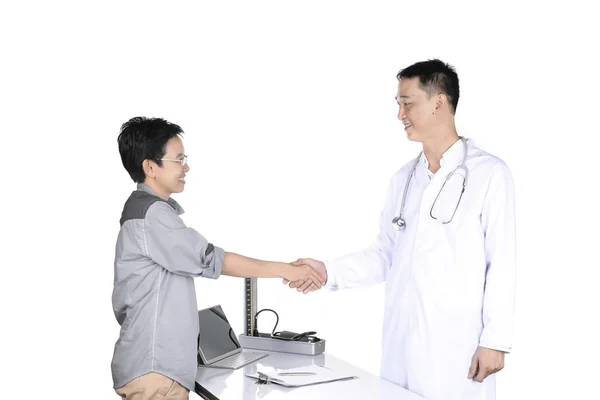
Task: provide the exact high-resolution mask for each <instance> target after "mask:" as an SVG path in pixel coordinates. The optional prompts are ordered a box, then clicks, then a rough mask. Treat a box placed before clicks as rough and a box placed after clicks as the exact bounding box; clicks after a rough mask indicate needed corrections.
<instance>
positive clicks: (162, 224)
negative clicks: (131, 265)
mask: <svg viewBox="0 0 600 400" xmlns="http://www.w3.org/2000/svg"><path fill="white" fill-rule="evenodd" d="M143 231H144V247H145V249H144V251H145V252H146V255H147V256H148V257H150V258H151V259H152V260H154V261H155V262H156V263H157V264H158V265H160V266H161V267H163V268H165V269H167V270H169V271H170V272H172V273H174V274H179V275H185V276H190V277H200V276H202V277H205V278H213V279H216V278H218V277H219V276H220V275H221V270H222V267H223V261H224V259H225V251H224V250H223V249H222V248H220V247H217V246H214V245H213V244H212V243H209V242H208V240H206V239H205V238H204V236H202V235H201V234H200V233H198V232H197V231H195V230H194V229H192V228H188V227H187V226H186V225H185V223H184V222H183V220H182V219H181V218H180V217H179V215H178V214H177V212H176V211H175V210H174V209H173V208H172V207H171V206H170V205H169V204H167V203H165V202H163V201H157V202H156V203H154V204H152V205H151V206H150V208H149V209H148V211H147V213H146V217H145V219H144V225H143Z"/></svg>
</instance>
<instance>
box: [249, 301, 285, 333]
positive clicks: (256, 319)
mask: <svg viewBox="0 0 600 400" xmlns="http://www.w3.org/2000/svg"><path fill="white" fill-rule="evenodd" d="M263 311H271V312H272V313H273V314H275V317H276V318H277V321H275V326H274V327H273V330H272V331H271V335H273V334H274V333H275V329H277V324H278V323H279V315H278V314H277V313H276V312H275V310H271V309H270V308H263V309H262V310H260V311H259V312H257V313H256V315H255V316H254V331H253V332H252V336H260V335H259V334H258V314H260V313H261V312H263Z"/></svg>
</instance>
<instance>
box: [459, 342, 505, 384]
mask: <svg viewBox="0 0 600 400" xmlns="http://www.w3.org/2000/svg"><path fill="white" fill-rule="evenodd" d="M502 368H504V352H503V351H498V350H493V349H488V348H486V347H478V348H477V351H476V352H475V354H474V355H473V360H472V361H471V368H470V369H469V376H468V378H469V379H473V378H475V380H476V381H477V382H483V380H484V379H485V378H487V377H488V376H489V375H491V374H495V373H496V372H498V371H500V370H501V369H502Z"/></svg>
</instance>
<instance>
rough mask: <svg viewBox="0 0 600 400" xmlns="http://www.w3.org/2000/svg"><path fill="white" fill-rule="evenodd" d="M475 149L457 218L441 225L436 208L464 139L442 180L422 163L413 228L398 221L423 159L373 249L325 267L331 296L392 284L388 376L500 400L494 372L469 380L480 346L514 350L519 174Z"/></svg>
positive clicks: (394, 191)
mask: <svg viewBox="0 0 600 400" xmlns="http://www.w3.org/2000/svg"><path fill="white" fill-rule="evenodd" d="M467 143H468V153H467V154H468V157H467V161H466V166H467V168H468V169H469V179H468V182H467V187H466V190H465V192H464V194H463V197H462V200H461V203H460V205H459V207H458V210H457V211H456V214H455V216H454V219H453V220H452V222H450V223H449V224H447V225H443V224H442V223H441V222H439V221H436V220H434V219H432V218H431V217H430V208H431V206H432V204H433V201H434V199H435V197H436V196H437V194H438V191H439V189H440V187H441V186H442V184H443V182H444V180H445V178H446V175H447V174H448V173H450V172H451V171H453V170H454V168H455V167H456V166H457V165H458V164H459V163H460V161H461V160H462V157H463V144H462V142H461V141H460V140H458V141H457V142H456V143H455V144H453V145H452V146H451V147H450V148H449V149H448V150H447V151H446V152H445V153H444V155H443V158H442V162H441V168H440V169H439V171H438V172H437V173H436V174H434V175H433V176H431V175H430V174H428V169H427V162H426V158H425V156H422V157H421V160H420V162H419V163H418V165H417V168H416V170H415V174H414V176H413V178H412V180H411V183H410V188H409V193H408V196H407V199H406V205H405V212H404V215H405V220H406V227H405V229H404V230H402V231H397V230H396V229H395V228H394V227H393V226H392V219H393V218H394V217H396V216H397V215H398V213H399V210H400V204H401V202H402V193H403V190H404V184H405V183H406V180H407V177H408V174H409V171H410V168H411V166H412V163H413V161H414V160H412V161H411V162H409V163H407V164H406V165H405V166H404V167H403V168H402V169H400V170H399V171H398V172H397V173H396V174H395V175H394V177H393V178H392V180H391V183H390V187H389V190H388V195H387V201H386V204H385V207H384V209H383V211H382V213H381V219H380V224H379V227H380V232H379V234H378V236H377V238H376V240H375V241H374V243H373V244H372V245H371V246H370V247H368V248H366V249H364V250H362V251H358V252H355V253H352V254H349V255H346V256H343V257H340V258H337V259H333V260H329V261H326V262H325V265H326V267H327V271H328V275H329V279H328V282H327V285H326V287H327V288H329V289H330V290H339V289H345V288H353V287H359V286H367V285H371V284H375V283H378V282H382V281H385V312H384V323H383V343H382V361H381V376H382V377H383V378H386V379H388V380H390V381H392V382H395V383H397V384H398V385H400V386H402V387H404V388H406V389H408V390H410V391H413V392H415V393H417V394H419V395H421V396H423V397H425V398H426V399H431V400H442V399H443V400H475V399H477V400H480V399H481V400H483V399H485V400H493V399H495V376H494V375H490V376H489V377H487V378H486V379H485V380H484V381H483V383H479V382H476V381H474V380H470V379H467V375H468V372H469V367H470V365H471V359H472V356H473V354H474V353H475V351H476V350H477V347H478V346H482V347H488V348H492V349H497V350H502V351H506V352H509V351H510V349H511V340H512V339H511V336H512V329H513V310H514V295H515V201H514V188H513V180H512V174H511V172H510V170H509V168H508V167H507V165H506V164H505V163H504V162H503V161H502V160H501V159H499V158H497V157H495V156H493V155H490V154H488V153H486V152H484V151H482V150H481V149H479V148H477V147H476V146H475V145H474V144H473V143H472V141H471V140H468V142H467ZM440 201H441V200H438V205H440V204H441V203H440ZM455 204H456V202H454V204H451V205H450V207H452V210H453V209H454V208H453V206H454V205H455ZM437 207H438V206H437V205H436V208H437Z"/></svg>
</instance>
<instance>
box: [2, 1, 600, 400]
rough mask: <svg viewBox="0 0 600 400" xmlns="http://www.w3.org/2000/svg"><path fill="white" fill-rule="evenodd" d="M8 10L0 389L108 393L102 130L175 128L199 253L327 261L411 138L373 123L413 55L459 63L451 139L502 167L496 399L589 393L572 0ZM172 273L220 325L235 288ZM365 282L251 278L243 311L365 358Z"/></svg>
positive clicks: (591, 345) (583, 118) (591, 372)
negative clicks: (507, 229) (503, 291)
mask: <svg viewBox="0 0 600 400" xmlns="http://www.w3.org/2000/svg"><path fill="white" fill-rule="evenodd" d="M15 4H17V3H16V2H15V3H14V4H6V3H3V4H2V5H1V6H0V37H1V39H0V41H1V42H0V43H1V46H2V47H1V56H0V57H1V58H2V62H1V63H0V71H1V74H0V80H1V81H0V83H1V85H0V96H1V97H0V101H1V102H0V106H1V111H0V115H1V123H0V135H1V138H2V144H3V148H4V152H3V157H2V165H3V169H4V173H3V176H2V180H1V182H2V185H0V190H1V196H0V198H1V200H0V201H1V202H2V203H1V206H2V210H3V212H2V219H1V221H2V222H1V224H2V238H3V239H2V240H1V241H0V246H1V251H0V254H1V255H2V258H1V260H2V261H1V264H2V279H1V280H0V282H1V288H2V290H1V291H0V296H1V302H0V305H1V307H2V316H3V323H2V326H3V328H2V330H0V335H1V341H0V343H1V345H2V356H1V358H2V360H3V362H2V364H3V368H2V374H1V375H0V376H1V377H2V378H1V380H2V382H3V385H2V386H3V391H5V390H6V389H7V388H8V392H9V393H13V391H14V394H16V393H23V392H24V393H25V394H21V396H20V397H26V398H46V397H47V396H48V395H50V397H52V398H55V397H56V398H58V397H60V398H80V397H85V398H88V399H101V398H111V397H113V398H114V397H116V395H114V392H113V391H112V388H111V386H112V381H111V376H110V360H111V357H112V350H113V345H114V342H115V340H116V339H117V337H118V329H119V327H118V324H117V322H116V320H115V318H114V316H113V314H112V308H111V291H112V279H113V256H114V244H115V240H116V235H117V232H118V229H119V223H118V221H119V218H120V212H121V209H122V205H123V202H124V201H125V200H126V198H127V197H128V195H129V193H130V192H131V190H133V189H134V184H133V183H132V182H131V180H130V179H129V177H128V175H127V173H126V172H125V170H124V169H123V168H122V166H121V162H120V159H119V155H118V151H117V144H116V138H117V135H118V130H119V127H120V125H121V124H122V123H123V122H124V121H126V120H127V119H129V118H131V117H133V116H138V115H144V116H157V117H163V118H166V119H168V120H170V121H173V122H175V123H177V124H180V125H181V126H182V127H183V129H184V130H185V131H186V135H185V137H184V143H185V146H186V151H187V153H188V154H189V163H190V166H191V171H190V173H189V175H188V183H187V186H186V191H185V192H184V193H183V194H181V195H178V196H176V199H177V200H178V201H179V202H180V203H181V204H182V205H183V207H184V208H185V209H186V211H187V213H186V214H185V215H184V220H185V221H186V223H187V224H188V225H189V226H192V227H194V228H196V229H197V230H199V231H200V232H202V233H203V234H204V235H205V236H206V237H207V238H208V239H209V240H210V241H212V242H213V243H215V244H216V245H219V246H222V247H224V248H225V249H226V250H229V251H233V252H238V253H241V254H244V255H248V256H252V257H258V258H264V259H271V260H284V261H292V260H295V259H296V258H298V257H314V258H318V259H323V258H330V257H335V256H338V255H343V254H346V253H347V252H350V251H354V250H358V249H360V248H362V247H364V246H367V245H368V244H369V243H370V241H371V240H372V239H373V238H374V237H375V234H376V232H377V219H378V216H379V212H380V210H381V207H382V205H383V200H384V195H385V189H386V187H387V184H388V180H389V178H390V177H391V176H392V175H393V173H394V172H395V171H396V170H397V169H399V168H400V167H401V166H402V165H403V164H404V163H406V162H407V161H409V159H411V158H412V157H414V156H415V155H416V154H417V152H418V151H419V147H418V145H416V144H414V143H409V142H408V141H407V139H406V137H405V134H404V131H403V129H402V126H401V124H400V122H398V120H397V119H396V113H397V106H396V103H395V100H394V96H395V94H396V85H397V80H396V78H395V75H396V73H397V72H398V70H399V69H400V68H403V67H406V66H408V65H410V64H412V63H414V62H416V61H422V60H425V59H428V58H434V57H437V58H440V59H442V60H444V61H446V62H449V63H451V64H452V65H454V66H455V67H456V68H457V71H458V74H459V77H460V84H461V98H460V102H459V105H458V110H457V125H458V130H459V133H460V134H462V135H464V136H467V137H471V138H473V139H475V141H476V143H478V144H479V145H480V147H482V148H483V149H485V150H487V151H489V152H491V153H493V154H495V155H497V156H499V157H501V158H503V159H504V160H505V161H506V162H507V163H508V165H509V166H510V168H511V170H512V172H513V175H514V178H515V184H516V194H517V212H518V215H517V218H518V268H519V270H518V299H517V314H516V331H515V339H514V350H513V353H512V354H511V355H510V356H508V357H507V359H506V368H505V370H503V371H501V372H500V373H499V374H498V399H499V400H511V399H534V398H536V399H541V398H550V397H551V396H553V395H556V396H557V397H561V398H565V399H566V398H569V399H575V398H592V397H594V396H596V395H597V392H596V391H595V387H596V385H595V384H594V380H595V379H597V374H598V372H600V368H599V367H598V359H599V358H600V354H599V352H598V347H597V341H598V337H600V331H599V329H598V315H599V313H598V306H599V305H600V295H599V294H598V292H599V291H598V289H597V285H598V281H599V278H600V274H599V272H598V270H599V267H600V263H599V262H598V259H597V256H596V249H597V246H598V244H597V243H598V239H599V238H600V235H599V234H598V228H597V227H598V226H599V223H600V221H599V218H598V204H600V202H599V199H598V194H597V193H598V192H597V190H598V189H597V187H598V178H597V161H596V160H597V158H593V157H597V146H598V144H599V141H598V134H599V133H600V132H599V129H598V122H597V120H598V118H597V115H598V110H597V107H596V100H597V98H598V92H599V89H600V88H599V85H598V67H597V62H594V57H595V54H594V53H596V55H597V50H594V48H596V45H597V43H596V41H597V37H599V36H600V31H599V29H598V25H597V21H595V19H594V18H593V15H594V14H593V12H592V10H591V6H585V5H584V4H586V2H583V1H582V2H578V1H570V2H568V3H565V2H560V3H556V6H549V5H548V4H546V2H523V1H521V2H518V4H514V5H511V4H510V3H507V2H501V3H500V4H498V5H496V6H482V5H476V3H472V4H467V3H464V2H444V3H440V4H435V3H431V2H427V3H426V4H424V3H423V4H422V2H400V1H395V2H390V3H384V2H377V1H369V2H366V1H365V2H349V1H343V2H342V1H339V2H333V1H330V2H327V1H302V2H282V1H270V2H267V1H260V2H258V1H255V2H235V3H234V2H228V1H223V2H208V1H204V2H175V1H172V2H168V3H167V2H161V3H158V2H149V1H145V2H136V3H134V2H118V3H117V2H115V3H113V4H109V2H106V1H104V2H96V3H95V4H94V3H91V2H75V1H73V2H64V1H54V2H37V3H36V4H33V2H20V3H18V5H15ZM594 38H596V39H594ZM196 283H197V293H198V303H199V304H198V306H199V307H208V306H211V305H213V304H218V303H220V304H222V305H223V307H224V309H225V311H226V313H227V315H228V316H229V317H230V319H231V321H232V322H233V325H234V328H235V329H236V330H237V332H238V333H241V332H242V328H243V310H242V306H243V297H242V294H243V280H241V279H234V278H230V277H223V278H221V279H219V280H216V281H210V280H203V279H198V280H197V281H196ZM382 289H383V286H381V285H379V286H375V287H371V288H365V289H360V290H359V289H356V290H350V291H346V292H340V293H332V294H330V293H325V292H323V291H321V292H318V293H313V294H310V295H307V296H303V295H300V294H298V293H296V292H295V291H291V290H289V289H286V288H285V287H284V286H283V285H282V284H281V282H280V281H279V280H275V279H272V280H263V281H260V282H259V293H258V297H259V308H267V307H269V308H275V309H276V310H277V311H278V312H279V314H280V323H279V326H278V329H286V330H297V331H305V330H316V331H317V332H318V335H319V336H321V337H323V338H325V339H327V351H328V352H330V353H332V354H335V355H337V356H339V357H342V358H344V359H346V360H348V361H349V362H351V363H354V364H358V365H360V366H362V367H363V368H365V369H367V370H369V371H371V372H373V373H378V370H379V362H380V355H381V351H380V342H381V341H380V334H381V323H382V311H383V303H382V300H383V297H382ZM273 322H274V318H273V316H271V315H269V314H268V313H263V314H261V316H260V319H259V327H260V328H261V330H262V331H265V330H270V329H271V327H272V324H273ZM466 375H467V371H465V377H466ZM82 391H86V392H87V394H86V395H85V396H80V395H81V392H82ZM7 398H16V397H15V396H7Z"/></svg>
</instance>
